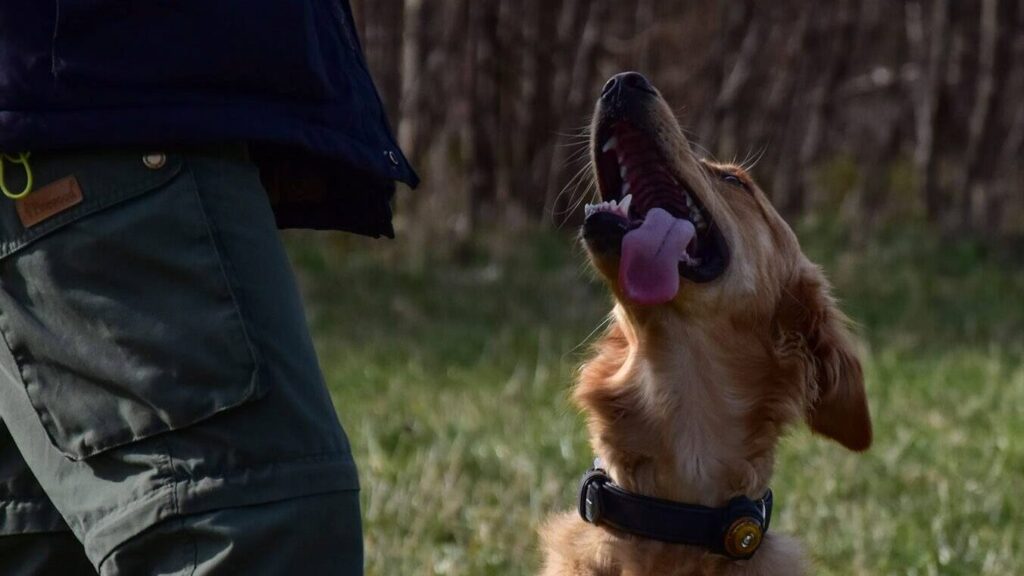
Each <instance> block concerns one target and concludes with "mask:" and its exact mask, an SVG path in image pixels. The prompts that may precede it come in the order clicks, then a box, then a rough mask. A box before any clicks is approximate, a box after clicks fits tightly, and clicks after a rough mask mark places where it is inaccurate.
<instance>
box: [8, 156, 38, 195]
mask: <svg viewBox="0 0 1024 576" xmlns="http://www.w3.org/2000/svg"><path fill="white" fill-rule="evenodd" d="M31 155H32V153H31V152H19V153H18V154H17V155H16V156H15V155H11V154H3V153H0V192H3V193H4V196H7V197H8V198H10V199H11V200H18V199H20V198H24V197H25V196H28V193H29V192H31V191H32V184H33V182H32V180H33V179H32V167H31V166H29V164H28V158H29V156H31ZM4 160H7V161H9V162H11V163H12V164H21V165H22V166H23V167H24V169H25V188H24V189H23V190H22V191H21V192H11V191H10V190H9V189H8V188H7V181H6V179H5V178H4Z"/></svg>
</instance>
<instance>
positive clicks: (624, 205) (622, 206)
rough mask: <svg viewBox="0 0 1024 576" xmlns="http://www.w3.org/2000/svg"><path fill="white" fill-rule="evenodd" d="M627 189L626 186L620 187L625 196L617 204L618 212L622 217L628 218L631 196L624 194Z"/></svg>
mask: <svg viewBox="0 0 1024 576" xmlns="http://www.w3.org/2000/svg"><path fill="white" fill-rule="evenodd" d="M628 188H629V185H628V184H627V185H625V186H623V187H622V193H623V194H625V196H623V197H622V201H620V202H619V211H620V212H622V214H623V215H624V216H629V204H630V203H631V202H632V201H633V195H632V194H626V190H627V189H628Z"/></svg>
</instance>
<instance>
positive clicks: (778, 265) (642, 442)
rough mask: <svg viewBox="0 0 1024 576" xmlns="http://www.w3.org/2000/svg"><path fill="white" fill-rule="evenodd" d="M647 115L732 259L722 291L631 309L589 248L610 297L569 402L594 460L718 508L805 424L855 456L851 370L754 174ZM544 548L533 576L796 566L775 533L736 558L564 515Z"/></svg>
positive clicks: (750, 489) (860, 419) (825, 297)
mask: <svg viewBox="0 0 1024 576" xmlns="http://www.w3.org/2000/svg"><path fill="white" fill-rule="evenodd" d="M645 114H646V117H647V119H648V121H649V125H648V126H647V127H646V129H647V132H648V134H651V135H653V136H654V137H655V138H656V139H657V140H658V143H659V147H660V148H661V151H662V154H663V156H664V157H665V159H666V160H667V161H668V162H669V164H670V166H671V169H672V170H673V172H674V173H675V174H676V176H677V178H678V180H679V181H680V182H684V183H685V184H686V186H687V187H688V188H690V190H691V191H692V192H693V193H694V194H695V195H696V196H697V197H698V198H699V199H700V201H701V202H702V203H703V205H704V206H705V208H706V209H707V211H708V212H710V214H711V215H712V217H713V219H714V221H715V222H716V223H717V225H718V226H719V227H720V228H721V230H722V232H723V235H724V237H725V239H726V241H727V243H728V246H729V252H730V255H731V258H730V264H729V266H728V268H727V269H726V271H725V273H724V274H723V275H722V276H721V277H719V278H718V279H716V280H714V281H712V282H709V283H706V284H696V283H693V282H689V281H687V280H685V279H684V280H683V281H682V284H681V288H680V290H679V293H678V294H677V296H676V298H675V299H674V300H673V301H671V302H670V303H668V304H665V305H659V306H636V305H632V304H630V303H629V302H628V300H626V299H625V298H624V297H623V296H622V294H621V293H620V291H619V288H618V286H617V282H616V278H617V277H618V257H617V255H608V254H601V253H595V252H593V251H592V252H591V261H592V263H593V265H594V266H595V268H596V269H597V270H598V272H599V273H600V274H601V275H602V276H603V277H604V278H605V279H606V280H607V284H608V285H609V288H610V289H611V290H612V292H613V293H614V295H615V297H616V304H615V307H614V310H613V311H612V313H611V315H612V318H611V324H610V326H609V328H608V329H607V331H606V333H605V334H604V336H603V337H602V338H601V339H600V341H599V342H598V343H597V345H596V346H595V353H594V355H593V357H592V358H591V359H590V360H589V361H588V362H586V364H585V365H584V366H583V368H582V369H581V371H580V374H579V378H578V382H577V385H576V387H575V392H574V400H575V402H576V403H577V405H578V406H579V407H580V408H581V409H582V410H583V411H585V413H586V415H587V417H588V428H589V434H590V441H591V445H592V447H593V450H594V453H595V454H596V455H597V456H599V457H600V458H601V459H602V460H603V462H604V463H605V467H606V468H607V470H608V472H609V473H610V475H611V477H612V478H613V479H614V480H615V482H616V483H618V484H620V485H621V486H623V487H624V488H625V489H626V490H629V491H632V492H635V493H639V494H644V495H647V496H654V497H659V498H666V499H670V500H675V501H679V502H686V503H693V504H703V505H707V506H722V505H724V504H725V503H726V502H728V501H729V500H730V499H731V498H733V497H735V496H737V495H740V494H743V495H746V496H748V497H750V498H752V499H756V498H759V497H760V496H762V495H763V494H764V492H765V491H766V489H767V488H768V487H769V483H770V481H771V477H772V472H773V466H774V462H775V449H776V446H777V444H778V441H779V438H780V436H781V435H782V434H783V432H784V431H785V429H786V427H787V426H788V425H789V424H791V423H794V422H798V421H800V420H801V419H802V420H804V421H806V422H807V423H808V424H809V425H810V427H811V429H812V430H814V431H815V432H816V433H819V434H821V435H824V436H827V437H830V438H832V439H835V440H837V441H838V442H839V443H841V444H843V445H844V446H846V447H847V448H850V449H852V450H858V451H859V450H864V449H866V448H867V447H868V446H869V445H870V443H871V422H870V417H869V414H868V407H867V400H866V397H865V392H864V385H863V378H862V373H861V368H860V363H859V361H858V359H857V356H856V350H855V348H854V346H853V344H852V341H851V337H850V335H849V332H848V328H847V324H848V322H847V319H846V318H845V316H844V315H843V314H842V313H841V312H840V311H839V309H838V308H837V307H836V304H835V301H834V300H833V298H832V297H831V295H830V289H829V284H828V282H827V281H826V279H825V277H824V275H823V274H822V272H821V270H820V269H819V268H818V267H817V266H815V265H814V264H813V263H811V262H810V261H809V260H808V258H807V257H806V256H805V255H804V254H803V252H802V251H801V249H800V245H799V243H798V242H797V239H796V236H795V235H794V234H793V232H792V230H791V229H790V227H789V226H788V225H787V224H786V223H785V222H784V221H783V219H782V218H781V217H780V216H779V214H778V213H777V212H776V211H775V209H774V208H773V207H772V206H771V204H770V203H769V201H768V199H767V197H766V196H765V194H764V193H763V192H762V191H761V190H760V188H758V186H757V185H756V183H755V182H754V181H753V180H752V179H751V178H750V176H749V175H747V174H746V173H745V172H744V171H743V170H740V169H739V168H737V167H735V166H730V165H720V164H714V163H709V162H705V161H702V160H699V159H698V158H696V156H695V155H694V154H693V152H692V151H691V148H690V145H689V143H688V142H687V140H686V138H685V137H684V136H683V133H682V131H681V130H680V128H679V126H678V125H677V123H676V121H675V118H674V116H673V115H672V113H671V112H670V110H669V108H668V106H667V105H666V104H665V103H664V101H663V100H662V99H661V98H660V97H658V98H656V99H652V104H651V105H650V106H649V110H647V111H646V113H645ZM595 118H596V117H595ZM596 122H597V120H596V119H595V123H596ZM596 132H597V130H596V126H595V133H596ZM724 174H730V175H735V176H737V177H738V178H740V179H741V180H742V182H743V183H744V184H745V186H737V185H736V184H734V183H730V182H727V181H724V180H723V179H722V176H723V175H724ZM776 489H777V490H778V491H779V492H780V493H783V494H784V493H785V490H786V487H785V486H778V487H776ZM542 541H543V546H544V548H545V551H546V559H545V564H544V568H543V571H542V574H543V575H544V576H570V575H571V576H646V575H659V576H673V575H677V576H690V575H719V574H722V575H725V574H728V575H737V576H739V575H786V576H789V575H798V574H804V573H806V570H807V569H806V566H805V559H804V556H803V553H802V552H801V550H800V547H799V546H798V544H797V543H796V542H795V541H794V540H792V539H790V538H787V537H785V536H783V535H780V534H779V533H778V532H777V531H776V530H771V531H769V533H768V534H767V535H766V537H765V539H764V542H763V544H762V546H761V548H760V549H759V550H758V552H757V553H756V555H755V556H754V557H753V558H752V559H750V560H745V561H734V560H729V559H727V558H724V557H721V556H716V555H713V554H710V553H708V552H706V551H704V550H703V549H699V548H695V547H690V546H684V545H671V544H664V543H660V542H656V541H653V540H645V539H639V538H636V537H632V536H629V535H625V534H621V533H616V532H615V531H612V530H609V529H606V528H603V527H597V526H593V525H590V524H587V523H585V522H583V521H582V520H581V519H580V518H579V517H578V516H577V515H576V514H575V513H566V514H564V515H560V516H557V517H555V518H553V519H551V520H549V522H548V523H547V524H546V525H545V527H544V528H543V529H542Z"/></svg>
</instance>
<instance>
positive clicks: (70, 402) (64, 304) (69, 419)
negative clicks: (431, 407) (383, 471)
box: [0, 151, 362, 575]
mask: <svg viewBox="0 0 1024 576" xmlns="http://www.w3.org/2000/svg"><path fill="white" fill-rule="evenodd" d="M33 163H34V168H36V170H37V178H38V179H39V181H40V183H41V184H44V185H45V183H46V182H52V181H58V182H59V181H61V179H63V178H68V177H70V176H72V175H73V176H74V177H75V180H76V183H75V184H74V186H79V187H80V189H81V196H82V197H83V199H82V200H81V201H80V202H78V203H77V204H75V205H73V207H71V208H68V209H66V210H65V211H62V212H60V213H58V214H57V215H55V216H52V217H51V218H50V219H48V220H46V221H44V222H42V223H41V224H38V225H37V226H38V228H33V227H32V226H29V227H28V228H24V227H23V228H19V225H20V224H19V220H20V218H19V215H18V214H17V213H16V211H15V210H14V209H13V207H11V206H9V205H5V206H2V207H0V223H2V224H3V231H4V234H5V238H3V239H2V240H4V242H3V243H0V333H2V335H3V338H4V342H5V343H6V345H7V346H5V347H4V346H0V418H3V420H4V421H6V422H7V425H8V427H9V428H10V431H11V435H12V437H13V438H14V440H15V442H16V443H17V445H18V448H19V450H20V452H21V454H22V455H23V456H24V459H25V461H26V462H27V463H28V465H29V467H30V468H31V469H32V471H33V472H34V474H35V476H36V477H37V478H38V479H39V484H40V485H41V486H42V488H43V489H44V490H45V492H46V494H47V496H48V497H49V498H50V500H52V501H53V503H54V505H55V506H56V508H57V509H58V510H59V511H60V513H61V515H62V516H63V517H64V518H65V519H67V522H68V524H69V525H70V527H71V529H72V530H73V532H74V534H75V535H76V537H77V538H78V539H79V540H80V541H81V542H82V543H83V544H84V547H85V551H86V554H87V555H88V557H89V559H90V560H91V562H92V564H93V565H94V566H96V567H97V569H98V570H99V571H100V573H102V574H105V575H114V574H160V573H170V574H173V573H177V572H174V571H173V570H178V571H180V572H181V573H186V574H187V573H190V572H189V570H191V569H192V568H194V569H195V570H196V572H195V573H197V574H211V575H212V574H229V573H230V574H234V573H249V574H278V573H291V570H288V571H287V572H278V571H277V570H278V568H277V567H279V566H285V565H289V566H301V565H303V563H313V564H311V565H317V566H322V567H324V570H323V571H322V572H315V571H314V572H307V573H311V574H317V573H323V574H342V575H344V574H360V573H361V571H362V541H361V538H360V537H359V531H360V528H359V511H358V505H357V494H358V492H357V490H358V482H357V478H356V472H355V465H354V463H353V461H352V457H351V454H350V452H349V446H348V441H347V438H346V437H345V435H344V432H343V431H342V430H341V428H340V426H339V424H338V421H337V417H336V415H335V413H334V409H333V407H332V405H331V402H330V397H329V395H328V393H327V391H326V388H325V386H324V383H323V379H322V377H321V375H320V372H319V367H318V365H317V361H316V356H315V353H314V350H313V346H312V341H311V339H310V337H309V333H308V328H307V327H306V324H305V319H304V316H303V310H302V306H301V301H300V299H299V295H298V290H297V288H296V286H295V283H294V279H293V277H292V274H291V270H290V267H289V265H288V262H287V259H286V257H285V254H284V251H283V248H282V246H281V243H280V240H279V239H278V236H277V231H276V228H275V225H274V221H273V216H272V214H271V211H270V207H269V204H268V202H267V199H266V195H265V192H264V191H263V189H262V187H261V186H260V184H259V180H258V175H257V173H256V170H255V168H254V166H253V165H252V164H251V163H249V162H247V161H246V160H245V159H244V157H242V156H241V155H240V154H236V153H234V152H224V151H217V152H212V153H207V152H195V151H192V152H187V153H184V154H180V155H178V154H171V155H168V156H167V157H166V159H164V160H162V161H153V159H152V158H150V161H147V162H145V163H144V162H143V159H142V155H141V154H140V153H138V152H132V153H110V154H103V155H98V154H81V155H63V156H59V157H53V158H52V159H48V158H47V157H46V156H45V155H39V156H38V157H37V156H36V155H34V156H33ZM64 186H71V185H70V184H65V185H64ZM68 189H70V188H68ZM43 199H45V198H43ZM47 209H49V208H47ZM21 222H24V220H21ZM12 231H13V232H12ZM3 247H13V249H10V250H9V249H5V248H3ZM218 550H219V551H218ZM238 551H244V552H246V553H247V554H248V555H247V557H246V558H247V559H246V561H247V562H249V563H250V564H248V566H252V569H251V570H242V572H239V571H238V570H239V568H238V566H239V564H238V563H240V562H242V559H241V556H238ZM190 558H191V559H192V560H191V562H192V563H193V564H194V565H195V566H193V567H190V566H189V565H188V563H189V562H190ZM165 570H166V572H165Z"/></svg>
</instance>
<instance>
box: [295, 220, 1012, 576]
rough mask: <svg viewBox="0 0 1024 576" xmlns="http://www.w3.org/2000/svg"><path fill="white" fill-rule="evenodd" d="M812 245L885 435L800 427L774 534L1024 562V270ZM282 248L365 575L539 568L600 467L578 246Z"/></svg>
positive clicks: (779, 494) (931, 555)
mask: <svg viewBox="0 0 1024 576" xmlns="http://www.w3.org/2000/svg"><path fill="white" fill-rule="evenodd" d="M801 237H802V238H803V239H804V243H805V248H806V250H807V252H808V253H809V254H811V255H812V257H813V258H815V259H816V260H818V261H819V262H821V263H823V265H824V266H825V268H826V271H827V272H828V273H829V275H830V276H831V277H832V278H833V280H834V281H835V284H836V287H837V293H838V295H839V296H840V298H841V299H842V301H843V306H844V308H845V309H846V310H847V312H848V313H849V314H850V315H851V316H852V317H853V318H854V319H855V320H856V321H857V322H858V323H860V325H861V327H860V333H861V334H862V338H863V341H864V357H865V359H866V362H865V364H866V369H867V370H866V371H867V380H868V391H869V392H868V393H869V396H870V401H871V408H872V411H873V415H874V422H875V445H874V447H873V448H872V450H871V451H870V452H868V453H867V454H864V455H854V454H850V453H847V452H845V451H843V450H842V449H841V448H840V447H838V446H837V445H835V444H832V443H828V442H825V441H823V440H821V439H818V438H814V437H812V436H810V434H808V433H807V432H806V431H804V430H796V431H794V433H792V434H791V435H789V436H788V437H787V439H786V440H785V441H784V443H783V447H782V450H781V454H780V459H779V462H778V466H777V470H778V472H777V475H776V479H775V482H774V485H773V487H774V489H775V493H776V500H777V507H776V510H777V512H776V517H775V520H774V521H773V524H772V527H773V529H776V530H782V531H786V532H789V533H792V534H795V535H798V536H799V537H800V538H801V539H802V540H803V541H804V542H805V543H806V547H807V549H808V550H809V551H810V552H811V554H812V555H813V557H814V560H815V563H816V565H817V570H816V573H818V574H823V575H837V576H838V575H851V574H853V575H877V574H913V575H918V574H919V575H925V574H929V575H930V574H943V575H964V576H966V575H972V576H973V575H979V574H986V575H987V574H992V575H995V574H1020V573H1024V499H1022V498H1021V497H1020V494H1019V493H1018V492H1016V490H1017V489H1020V486H1021V480H1022V478H1024V297H1022V295H1024V266H1021V265H1019V264H1014V263H1012V262H1009V259H1008V257H1007V256H1005V255H1004V256H999V255H995V254H991V253H989V252H988V251H986V250H984V249H982V248H981V247H979V246H978V245H976V244H973V243H966V242H961V243H955V244H948V243H947V244H942V243H939V242H937V241H936V240H934V239H932V238H931V237H929V236H928V235H926V234H921V233H915V232H908V231H906V230H904V231H900V232H898V233H890V234H882V235H880V236H878V237H876V238H873V239H872V240H871V241H870V242H869V243H867V244H864V245H861V246H859V247H858V248H855V249H850V248H847V247H846V246H847V243H848V239H847V238H846V237H845V236H844V235H843V234H841V233H838V232H834V233H829V232H828V231H827V226H824V225H820V224H819V225H817V226H810V227H809V231H805V232H803V233H801ZM287 242H288V245H289V249H290V251H291V253H292V255H293V257H294V260H295V263H296V268H297V270H298V272H299V277H300V280H301V283H302V287H303V292H304V295H305V298H306V301H307V306H308V310H309V316H310V321H311V325H312V328H313V332H314V337H315V339H316V343H317V347H318V350H319V353H320V356H321V361H322V364H323V368H324V371H325V374H326V378H327V382H328V385H329V386H330V389H331V393H332V395H333V397H334V400H335V404H336V406H337V409H338V413H339V414H340V415H341V418H342V420H343V422H344V424H345V427H346V429H347V430H348V433H349V436H350V438H351V440H352V445H353V450H354V451H355V454H356V460H357V462H358V463H359V466H360V477H361V482H362V502H363V514H364V519H365V526H364V529H365V534H366V546H367V574H368V575H370V576H374V575H381V576H383V575H388V576H390V575H405V574H410V575H412V574H459V575H473V576H477V575H489V574H493V575H502V576H505V575H520V574H532V573H534V572H535V571H536V569H537V566H538V562H539V554H538V550H537V543H536V542H537V541H536V528H537V526H538V524H539V523H540V522H541V521H542V520H543V519H544V518H545V517H546V516H547V515H548V514H550V513H552V512H555V511H560V510H565V509H570V508H572V507H573V506H574V505H575V503H574V498H575V489H576V484H577V481H578V478H579V476H580V474H581V473H582V472H583V471H584V470H585V469H586V467H587V466H588V464H589V462H590V459H591V454H590V452H589V449H588V446H587V444H586V440H585V436H584V432H583V426H582V419H581V418H580V416H579V415H578V414H577V413H576V411H575V410H574V409H573V407H572V406H571V405H570V403H569V402H568V390H569V386H570V384H571V381H572V377H573V370H574V369H575V367H576V366H577V365H578V364H579V362H580V361H581V359H582V358H583V357H584V355H585V353H586V342H587V341H588V337H589V335H590V334H591V333H592V332H593V331H594V330H595V329H596V328H598V327H599V325H600V324H601V322H602V319H603V317H604V313H605V311H606V310H607V308H608V297H607V295H606V293H605V292H604V290H603V289H602V288H601V286H600V285H599V284H598V283H597V282H596V281H595V280H594V278H593V277H592V275H591V274H589V273H588V272H587V270H586V267H585V266H584V265H583V264H582V262H583V259H582V256H581V253H580V250H579V248H578V246H577V245H576V244H575V242H574V240H573V238H572V236H571V235H570V234H568V233H566V232H561V233H559V232H545V233H540V232H530V233H523V234H519V235H516V237H514V238H512V239H511V240H509V239H505V241H504V242H498V243H495V242H487V241H481V242H480V243H478V245H475V246H473V247H471V248H470V249H468V250H460V251H459V257H458V258H455V257H451V256H444V257H440V256H438V257H434V256H423V254H425V252H424V251H423V246H413V245H411V244H408V243H403V242H402V241H398V242H388V241H372V240H358V239H353V238H352V237H346V236H342V235H336V234H323V233H302V234H289V236H288V238H287ZM410 254H416V255H418V256H416V257H412V256H410Z"/></svg>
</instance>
